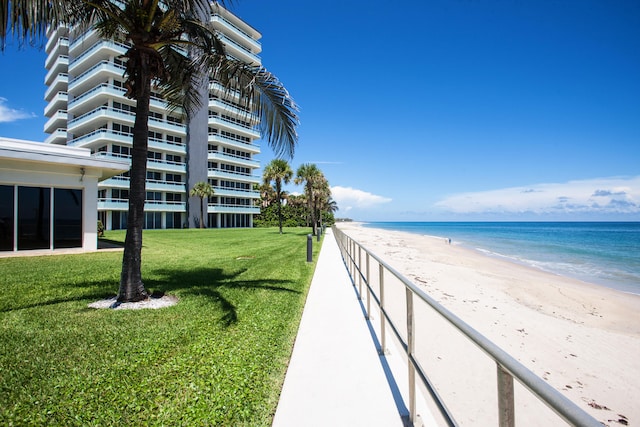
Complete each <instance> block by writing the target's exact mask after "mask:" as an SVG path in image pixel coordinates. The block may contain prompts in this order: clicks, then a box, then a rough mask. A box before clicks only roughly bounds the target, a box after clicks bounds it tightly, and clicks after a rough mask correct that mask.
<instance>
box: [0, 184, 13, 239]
mask: <svg viewBox="0 0 640 427" xmlns="http://www.w3.org/2000/svg"><path fill="white" fill-rule="evenodd" d="M13 189H14V187H13V185H0V251H12V250H13V221H14V204H13V200H14V197H13Z"/></svg>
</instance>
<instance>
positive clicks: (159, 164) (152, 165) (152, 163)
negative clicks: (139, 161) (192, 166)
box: [147, 159, 187, 173]
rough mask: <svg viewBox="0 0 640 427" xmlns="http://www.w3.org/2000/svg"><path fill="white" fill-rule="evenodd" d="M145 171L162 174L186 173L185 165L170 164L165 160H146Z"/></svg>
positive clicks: (180, 163)
mask: <svg viewBox="0 0 640 427" xmlns="http://www.w3.org/2000/svg"><path fill="white" fill-rule="evenodd" d="M147 169H149V170H156V171H163V172H174V173H175V172H178V173H187V164H186V163H182V162H170V161H167V160H155V159H147Z"/></svg>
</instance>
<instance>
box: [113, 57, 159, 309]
mask: <svg viewBox="0 0 640 427" xmlns="http://www.w3.org/2000/svg"><path fill="white" fill-rule="evenodd" d="M143 58H144V56H143ZM141 60H144V59H141ZM145 68H146V67H145ZM135 85H136V89H134V90H136V91H139V92H138V94H137V96H136V100H137V105H136V118H135V122H134V125H133V149H132V154H131V178H130V184H129V216H128V218H127V235H126V238H125V242H124V254H123V256H122V273H121V274H120V289H119V291H118V298H117V300H118V301H119V302H134V301H141V300H143V299H146V298H147V297H148V296H149V294H148V293H147V291H146V289H145V288H144V283H143V282H142V273H141V267H142V229H143V228H144V201H145V194H146V191H145V182H146V178H147V146H148V140H147V138H148V137H149V124H148V121H149V100H150V99H151V79H150V78H149V73H148V72H147V70H146V69H145V71H143V72H141V73H140V74H139V75H138V76H137V78H136V80H135Z"/></svg>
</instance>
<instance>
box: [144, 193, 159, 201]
mask: <svg viewBox="0 0 640 427" xmlns="http://www.w3.org/2000/svg"><path fill="white" fill-rule="evenodd" d="M145 200H155V201H158V200H162V193H161V192H159V191H147V197H146V198H145Z"/></svg>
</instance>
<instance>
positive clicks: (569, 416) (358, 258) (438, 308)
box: [333, 227, 602, 427]
mask: <svg viewBox="0 0 640 427" xmlns="http://www.w3.org/2000/svg"><path fill="white" fill-rule="evenodd" d="M333 232H334V236H335V238H336V241H337V242H338V246H339V248H340V252H341V254H342V259H343V260H344V263H345V265H346V267H347V269H348V271H349V275H350V276H351V279H352V282H353V285H354V286H357V287H358V290H357V292H358V294H359V298H360V299H363V298H364V295H363V293H362V292H363V285H364V287H365V292H366V304H365V303H363V306H365V305H366V312H365V314H366V317H367V319H369V318H370V317H369V316H370V314H371V302H372V300H373V302H374V303H375V304H377V305H378V307H379V310H380V315H379V318H380V337H379V341H380V350H381V352H382V353H384V352H385V351H386V348H387V344H386V343H387V337H386V332H387V329H389V330H390V331H391V332H393V334H394V336H395V338H396V339H397V341H398V342H399V343H400V345H401V347H402V350H403V352H404V353H405V355H406V357H407V360H408V365H409V369H408V387H409V390H408V392H409V417H410V420H411V424H412V425H415V422H416V415H417V414H416V376H417V377H418V379H419V380H420V381H421V382H422V385H423V386H424V387H425V388H426V389H427V391H428V392H429V394H430V395H431V398H432V400H433V403H434V404H435V406H436V407H437V409H438V410H439V412H440V415H441V416H442V419H443V420H444V422H445V423H446V424H447V425H449V426H456V425H457V423H456V421H455V419H454V416H453V414H452V413H451V412H450V411H449V409H448V408H447V406H446V404H445V403H446V402H444V401H443V399H442V398H441V396H439V395H438V392H437V391H436V389H435V387H434V385H433V384H432V383H431V381H430V380H429V378H428V372H426V371H425V369H424V368H423V367H422V366H421V364H420V362H419V360H418V359H417V356H416V353H415V345H416V340H417V339H419V338H420V337H419V336H418V334H417V333H416V327H415V308H414V304H415V305H416V307H417V304H418V303H421V305H420V308H423V307H425V308H427V309H429V310H432V311H433V312H434V313H437V314H438V315H439V316H441V317H442V318H444V319H445V321H446V322H447V323H448V324H449V325H451V326H453V328H454V329H456V330H457V331H459V332H460V333H461V334H462V336H463V337H464V338H465V339H466V340H468V341H469V342H471V343H473V344H475V345H476V346H477V347H479V348H480V350H482V351H483V352H484V353H485V354H486V355H487V356H488V357H489V358H490V359H492V360H493V362H495V366H496V372H497V384H498V399H497V400H498V424H499V426H500V427H514V426H515V403H514V401H515V394H514V388H513V384H514V383H513V380H514V379H516V380H517V381H518V382H520V384H522V385H523V386H524V388H525V389H526V390H528V391H529V392H530V393H531V394H532V395H533V396H535V397H536V398H537V399H538V400H540V401H541V402H542V403H544V404H546V405H547V406H548V407H549V408H551V409H552V410H553V411H555V413H556V414H557V415H558V416H559V417H560V418H562V419H563V420H564V421H565V422H567V423H569V424H570V425H573V426H585V427H602V424H600V422H599V421H597V420H596V419H595V418H593V417H591V415H589V414H588V413H586V412H585V411H583V410H582V409H581V408H580V407H578V406H577V405H576V404H575V403H573V402H572V401H570V400H569V399H567V398H566V397H565V396H564V395H562V394H561V393H560V392H558V391H557V390H556V389H554V388H553V387H551V386H550V385H549V384H547V383H546V382H545V381H544V380H543V379H542V378H540V377H538V376H536V375H535V374H534V373H533V372H531V371H530V370H529V369H527V368H526V367H525V366H524V365H522V364H521V363H520V362H518V361H517V360H515V359H514V358H513V357H512V356H510V355H509V354H507V353H506V352H505V351H504V350H502V349H500V348H499V347H498V346H497V345H495V344H494V343H493V342H491V341H489V340H488V339H487V338H486V337H484V336H483V335H481V334H480V333H479V332H478V331H476V330H475V329H473V328H472V327H471V326H469V325H468V324H467V323H465V322H464V321H462V320H461V319H460V318H459V317H457V316H456V315H454V314H453V313H451V312H450V311H449V310H447V309H446V308H444V307H443V306H442V305H440V304H439V303H438V302H437V301H435V300H434V299H433V298H431V297H430V296H429V295H427V294H426V293H425V292H424V291H423V290H422V289H420V288H419V287H418V286H416V285H415V284H414V283H412V282H411V281H409V280H408V279H406V278H405V277H404V276H402V275H401V274H400V273H399V272H397V271H396V270H394V269H393V268H392V267H391V266H389V265H388V264H387V263H386V262H384V261H383V260H382V259H380V258H378V257H377V256H376V255H374V254H373V253H372V252H370V251H369V250H368V249H366V248H365V247H363V246H362V245H360V244H359V243H358V242H356V241H355V240H353V239H352V238H351V237H349V236H348V235H346V234H345V233H344V232H343V231H341V230H340V229H338V228H336V227H333ZM371 264H374V265H373V268H372V265H371ZM376 264H377V268H376ZM385 278H395V279H396V280H394V281H393V282H392V283H391V284H392V285H399V286H400V287H402V288H404V294H405V296H406V301H405V308H404V312H405V316H404V318H402V319H397V318H392V316H391V315H390V314H389V313H390V311H389V306H388V305H387V304H386V303H385V298H384V296H385V292H391V291H393V290H396V292H397V288H394V289H390V288H389V285H388V284H387V283H386V282H385ZM376 290H377V292H376ZM401 291H402V289H401ZM402 330H404V331H405V332H404V334H403V333H401V332H400V331H402ZM404 336H406V340H405V338H404Z"/></svg>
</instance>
